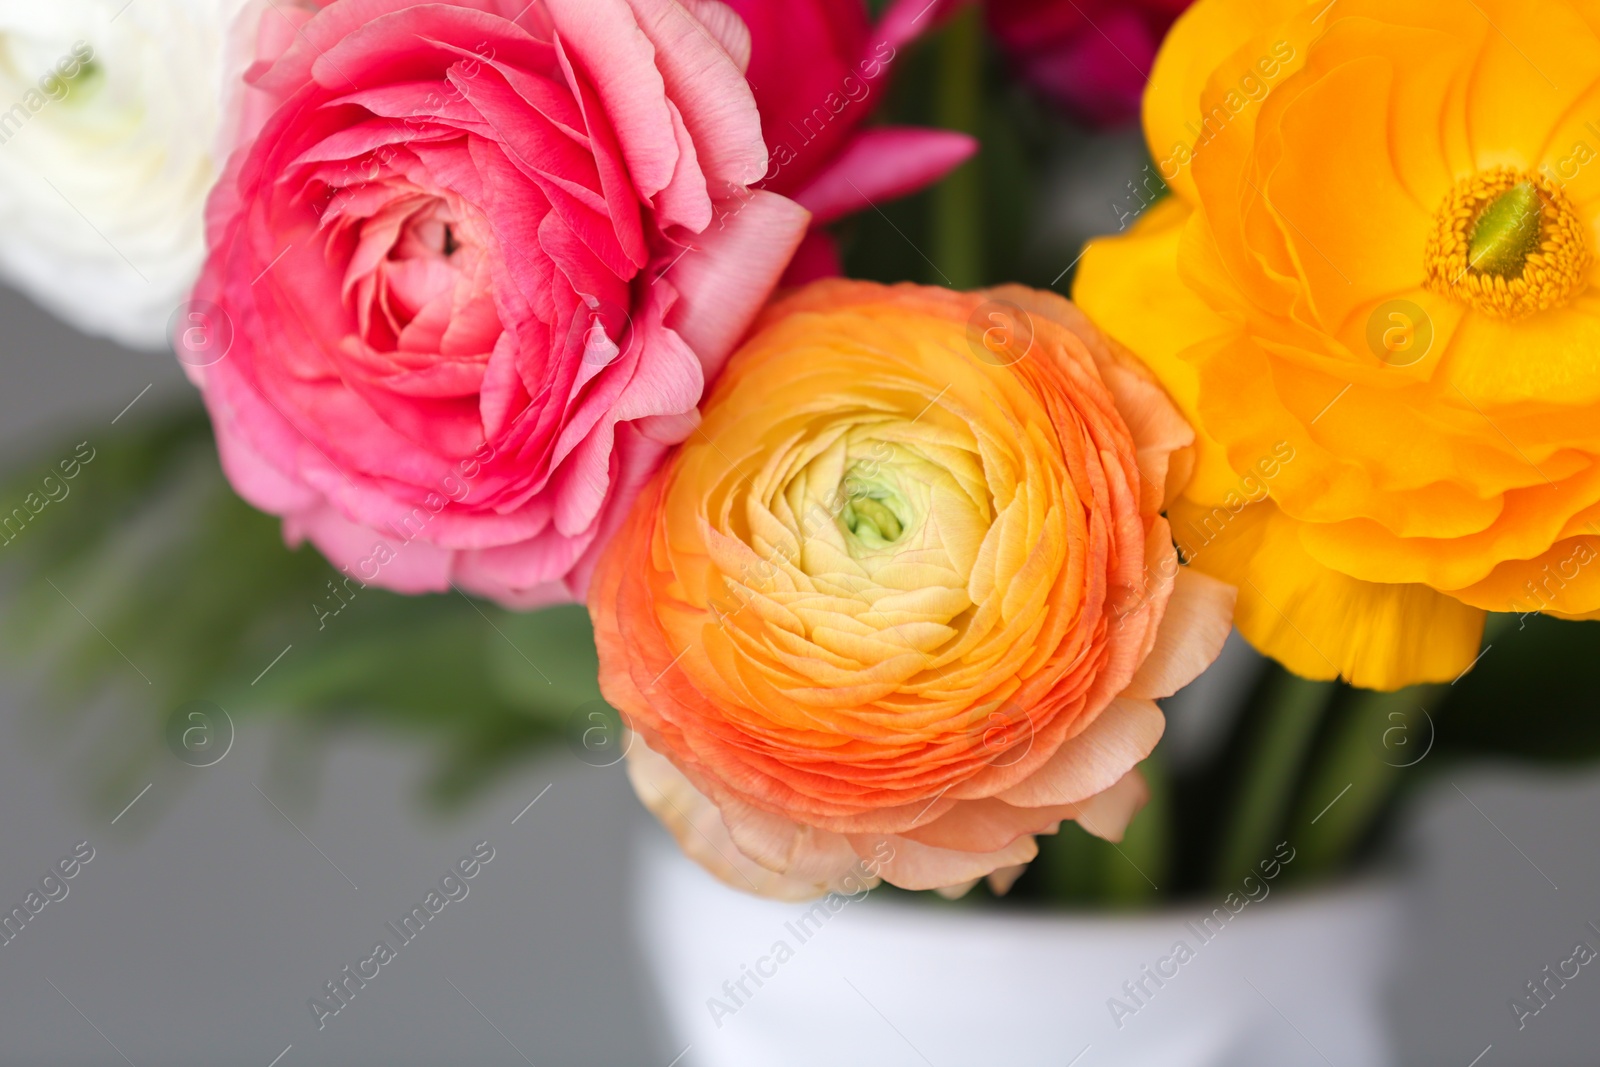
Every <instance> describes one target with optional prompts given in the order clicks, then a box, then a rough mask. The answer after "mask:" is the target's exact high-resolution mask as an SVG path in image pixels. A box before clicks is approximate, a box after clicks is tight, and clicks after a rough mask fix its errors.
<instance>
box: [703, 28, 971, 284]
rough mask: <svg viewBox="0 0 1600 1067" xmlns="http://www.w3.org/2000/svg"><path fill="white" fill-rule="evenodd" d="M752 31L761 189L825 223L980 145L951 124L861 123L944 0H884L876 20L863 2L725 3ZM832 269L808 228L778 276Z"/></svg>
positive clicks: (905, 187)
mask: <svg viewBox="0 0 1600 1067" xmlns="http://www.w3.org/2000/svg"><path fill="white" fill-rule="evenodd" d="M728 4H729V6H730V7H732V8H733V9H734V10H735V11H737V12H738V14H739V16H740V18H742V19H743V20H744V22H745V24H746V25H747V26H748V27H749V30H750V38H751V48H750V69H749V77H750V88H751V90H752V91H753V92H754V93H755V97H756V103H757V105H758V106H759V107H760V109H761V129H762V132H763V133H764V134H765V136H766V140H767V148H768V150H769V152H770V153H771V163H770V168H769V170H768V171H767V173H766V177H765V180H764V181H762V182H761V187H762V188H763V189H767V190H769V191H771V192H775V193H781V194H782V195H784V196H787V197H791V198H793V199H794V200H797V201H798V202H799V203H800V204H802V205H803V206H805V207H806V208H807V209H809V210H810V211H811V213H812V217H813V218H812V222H813V226H814V227H822V226H825V225H827V224H828V223H830V222H835V221H837V220H838V219H841V218H843V217H844V216H846V215H850V214H854V213H855V212H857V211H862V210H864V209H868V208H870V207H871V206H872V205H873V204H878V203H882V202H884V201H886V200H893V199H895V198H897V197H901V196H905V195H907V194H908V193H914V192H916V191H917V190H918V189H921V188H922V187H924V186H926V185H929V184H931V183H933V182H935V181H938V180H939V179H940V178H942V177H943V176H944V175H945V174H947V173H948V172H949V171H950V170H952V169H953V168H955V167H956V166H958V165H960V164H961V163H962V162H963V161H964V160H966V159H967V158H968V157H969V156H971V155H972V153H973V152H975V151H977V148H978V143H977V141H975V140H973V139H972V138H971V137H969V136H967V135H966V134H964V133H957V132H955V131H953V130H936V129H924V128H918V127H911V126H866V125H865V122H866V120H867V119H868V118H869V117H870V116H871V115H872V113H873V111H874V110H875V109H876V108H877V106H878V104H879V102H880V101H881V100H882V99H883V97H884V94H885V91H886V90H887V88H888V82H889V78H888V74H889V69H890V67H891V66H892V64H893V63H894V61H895V58H896V57H897V55H898V54H899V52H900V50H901V49H902V48H904V47H905V46H906V45H907V44H909V43H910V42H911V41H912V40H914V39H915V38H916V37H917V36H918V35H920V34H923V33H926V32H927V31H928V30H930V29H932V28H933V27H934V25H935V24H936V23H937V22H938V20H939V19H940V18H941V17H942V16H943V15H944V14H946V13H947V12H948V10H950V9H951V8H952V7H953V6H955V5H954V4H953V3H952V0H934V2H932V3H930V2H929V0H893V2H892V3H891V4H890V5H889V7H888V9H887V10H886V11H885V12H884V14H883V17H882V18H881V19H880V20H879V21H878V22H877V24H876V25H874V24H873V23H872V22H871V21H870V20H869V18H868V15H867V8H866V3H865V0H728ZM838 273H840V271H839V263H838V252H837V249H836V248H835V245H834V241H833V239H832V238H831V237H830V236H829V235H828V234H827V233H826V232H825V231H823V230H821V229H814V230H813V233H812V235H811V236H810V237H809V238H808V239H807V241H806V243H805V244H804V245H803V246H802V247H801V250H800V253H799V254H798V255H797V256H796V257H795V262H794V264H793V266H792V267H791V268H790V271H789V274H788V275H787V276H786V277H785V279H784V281H785V282H786V283H790V284H798V283H800V282H804V281H810V280H811V279H813V278H816V277H821V276H826V275H834V274H838Z"/></svg>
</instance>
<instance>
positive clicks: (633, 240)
mask: <svg viewBox="0 0 1600 1067" xmlns="http://www.w3.org/2000/svg"><path fill="white" fill-rule="evenodd" d="M316 6H317V5H314V4H310V3H306V2H302V3H301V4H300V6H298V7H293V6H289V5H288V4H286V3H277V4H272V5H264V6H263V7H262V10H261V18H260V22H259V26H260V32H259V36H258V42H257V55H258V59H257V62H256V63H255V65H254V66H253V67H252V68H251V69H250V71H249V73H248V75H247V76H246V81H247V82H248V83H249V84H250V89H249V90H248V91H247V92H246V93H245V94H243V102H242V104H241V107H240V110H241V118H240V123H239V124H240V126H241V127H242V138H243V139H242V141H241V145H240V147H239V148H237V149H236V151H235V152H234V154H233V156H232V158H231V160H230V162H229V165H228V168H227V172H226V173H225V175H224V177H223V180H222V181H221V183H220V184H219V186H218V188H217V190H216V192H215V193H214V194H213V197H212V200H211V203H210V205H209V210H208V228H209V231H210V234H209V236H210V242H211V247H212V251H211V254H210V258H209V260H208V262H207V264H206V268H205V271H204V274H203V277H202V279H201V282H200V285H199V287H198V289H197V291H196V294H195V298H196V305H195V307H194V308H193V309H191V311H192V312H193V314H192V315H191V318H193V320H194V321H195V322H196V323H197V324H199V325H198V326H197V327H196V332H193V338H192V344H191V340H190V335H189V334H185V335H184V340H183V341H182V342H180V349H179V353H180V356H183V357H184V358H185V362H186V363H188V364H189V367H190V373H191V376H192V377H193V378H194V379H195V381H196V382H197V384H199V385H200V386H201V388H202V389H203V390H204V393H205V399H206V404H207V406H208V408H209V409H210V412H211V416H212V419H213V421H214V423H215V425H216V430H217V440H218V446H219V449H220V452H221V456H222V463H223V467H224V470H225V471H226V473H227V475H228V477H229V479H230V480H231V481H232V483H233V485H234V486H235V488H236V489H237V490H238V491H239V493H240V494H241V495H242V496H244V497H245V499H247V500H248V501H250V502H251V503H252V504H254V505H255V506H257V507H259V508H262V509H263V510H266V511H269V512H272V513H274V514H277V515H281V516H283V519H284V533H285V537H286V538H287V539H288V540H289V541H290V542H291V543H298V542H300V541H301V540H305V539H309V540H310V541H312V542H313V543H314V544H315V545H316V546H317V547H318V548H319V549H321V551H322V552H323V553H324V554H325V555H326V556H327V557H328V558H329V559H330V560H331V561H333V562H334V563H335V564H337V565H339V566H340V567H342V568H343V569H345V570H346V571H347V572H348V573H350V574H351V575H352V576H354V577H356V578H358V579H360V580H361V581H363V582H368V583H372V584H376V585H380V586H383V587H386V588H389V589H394V590H397V591H400V592H408V593H421V592H429V591H438V590H445V589H448V588H450V587H451V586H452V585H455V586H457V587H459V588H464V589H466V590H469V591H473V592H477V593H480V594H483V595H487V596H491V597H494V598H496V599H498V600H500V601H501V602H503V603H506V604H508V605H513V606H522V607H529V606H534V605H537V604H541V603H548V602H554V601H560V600H568V599H572V598H574V597H579V596H581V595H582V592H583V589H584V587H585V585H586V583H587V580H588V575H589V572H590V570H591V568H592V566H593V562H594V559H595V557H596V555H597V553H598V551H599V548H600V547H601V545H602V543H603V542H604V540H605V538H606V536H607V534H608V532H609V531H610V529H611V528H612V527H613V526H614V525H615V524H616V523H617V522H619V521H620V519H621V517H622V515H623V513H624V512H625V510H626V507H627V505H628V502H629V500H630V499H631V498H632V497H633V496H634V495H635V492H636V490H637V489H638V487H639V486H640V485H641V484H642V483H643V481H644V480H645V479H646V478H647V477H648V476H649V475H650V473H651V472H652V471H653V470H654V469H655V467H656V466H657V464H658V462H659V461H660V459H661V457H662V456H663V455H664V454H665V452H666V450H667V449H668V448H669V447H670V446H671V445H672V444H674V443H676V442H678V441H680V440H682V439H683V438H684V437H685V436H687V435H688V434H689V433H691V432H692V430H693V427H694V426H695V424H696V420H697V418H698V416H697V413H696V405H697V403H698V402H699V400H700V396H701V393H702V391H703V388H704V386H705V383H706V381H707V380H708V379H709V378H710V377H712V376H713V375H714V374H715V373H716V371H717V369H718V368H719V366H720V365H721V363H722V361H723V359H724V358H725V357H726V355H727V354H728V352H729V351H730V349H731V348H732V346H733V345H734V343H735V342H736V341H738V339H739V337H740V335H741V334H742V333H743V332H744V330H745V327H746V326H747V324H748V323H749V321H750V319H751V318H752V317H753V316H754V314H755V313H756V311H757V310H758V308H759V307H760V306H761V304H762V303H763V301H764V300H765V298H766V297H767V295H768V293H769V292H770V291H771V289H772V288H773V286H774V285H775V284H776V282H777V279H778V278H779V277H780V275H781V274H782V272H783V270H784V268H785V266H786V265H787V264H788V262H789V259H790V257H791V255H792V253H793V252H794V249H795V248H796V246H797V245H798V244H799V242H800V240H801V238H802V237H803V235H804V233H805V231H806V228H807V224H808V221H809V219H808V215H807V213H806V211H805V210H804V209H803V208H801V207H800V206H798V205H797V204H795V203H794V202H793V201H791V200H789V199H787V198H784V197H782V196H779V195H777V194H775V193H771V192H766V191H760V190H751V189H749V188H747V186H748V185H749V184H750V183H751V181H752V178H751V175H754V176H756V178H757V179H759V177H760V176H761V175H764V174H765V173H766V170H767V152H766V147H765V144H764V142H763V140H762V137H761V127H760V118H759V115H758V112H757V110H756V105H755V101H754V99H753V98H752V96H751V93H750V89H749V87H748V85H747V83H746V81H745V77H744V72H743V63H744V60H745V58H746V57H748V55H749V37H748V34H747V32H746V31H745V29H744V26H743V24H742V23H741V22H740V21H739V20H738V19H737V18H736V17H734V16H733V15H732V13H731V12H730V11H729V10H728V9H727V8H726V7H725V6H724V5H722V4H720V3H718V2H716V0H531V2H529V0H455V2H451V3H437V2H435V3H422V2H418V0H337V2H334V3H331V4H326V5H322V6H321V9H320V10H317V9H316ZM203 327H211V328H212V329H213V331H216V330H220V331H222V332H224V333H228V334H230V336H231V348H227V341H228V340H229V338H222V337H219V336H218V334H217V333H216V332H211V333H207V332H206V330H205V329H204V328H203ZM186 345H187V346H189V351H187V352H186V351H185V346H186Z"/></svg>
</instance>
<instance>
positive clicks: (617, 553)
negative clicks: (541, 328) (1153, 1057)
mask: <svg viewBox="0 0 1600 1067" xmlns="http://www.w3.org/2000/svg"><path fill="white" fill-rule="evenodd" d="M704 420H705V421H704V423H703V425H702V426H701V427H700V431H699V433H697V434H696V435H694V436H692V437H691V438H690V439H689V441H688V442H686V443H685V444H684V445H683V447H682V448H681V450H680V451H679V452H678V454H677V455H676V456H675V457H674V458H673V459H672V460H671V461H670V462H669V463H668V465H667V466H666V467H665V468H664V469H663V470H662V471H661V472H660V473H659V474H658V475H657V476H656V478H655V480H654V481H653V482H652V483H651V484H650V485H649V486H648V487H647V488H646V489H645V490H644V492H643V493H642V494H641V496H640V498H639V502H638V504H637V505H636V507H635V508H634V511H633V513H632V515H631V516H630V518H629V519H628V521H627V523H626V524H625V525H624V527H623V528H622V530H621V531H620V532H619V533H618V534H617V536H616V538H615V540H614V541H613V542H612V543H611V545H610V547H609V548H608V550H607V551H606V553H605V555H604V557H603V560H602V562H601V564H600V567H599V570H598V571H597V573H596V576H595V580H594V583H593V586H592V588H591V591H590V596H589V611H590V614H591V615H592V616H593V619H594V624H595V637H596V643H597V645H598V646H599V650H600V675H601V677H600V681H601V688H602V690H603V691H604V693H605V695H606V699H607V700H608V701H610V702H611V703H612V704H613V705H615V706H616V707H617V708H618V709H619V710H620V711H621V712H622V713H623V715H624V716H625V717H626V718H627V719H628V721H629V722H630V724H631V725H632V727H633V728H634V729H635V730H636V731H637V734H638V739H641V740H642V741H643V744H642V745H641V744H638V743H635V744H634V746H633V748H632V750H631V751H630V757H629V758H630V764H629V769H630V772H631V775H632V777H633V780H634V784H635V786H636V788H637V789H638V791H639V794H640V797H641V799H642V800H643V801H644V802H645V804H646V805H647V806H648V807H650V808H651V809H652V810H653V811H655V813H656V814H657V815H658V816H659V817H661V819H662V820H663V821H664V822H665V823H666V824H667V825H668V826H669V828H671V829H672V830H673V832H674V833H675V834H676V836H677V837H678V840H679V842H680V843H681V844H682V845H683V847H684V848H685V850H686V851H688V852H689V853H690V854H691V855H692V856H694V857H695V858H696V859H698V860H700V861H701V862H702V863H703V864H704V865H705V866H707V867H708V868H710V869H711V870H712V871H713V872H714V873H716V874H718V875H719V876H721V877H722V878H723V879H724V880H725V881H727V882H729V883H730V884H732V885H734V886H737V887H740V888H744V889H748V890H754V891H756V892H759V893H762V894H764V895H769V896H780V897H788V898H805V897H809V896H815V895H818V894H821V893H823V892H825V891H827V890H829V889H831V888H838V887H848V888H859V886H860V884H861V883H860V882H858V881H854V879H859V878H861V877H862V873H861V872H860V871H859V870H858V868H859V867H861V866H862V865H863V864H864V865H865V866H866V868H867V870H866V872H865V873H866V875H867V876H869V877H871V878H877V877H881V878H884V879H887V880H889V881H890V882H893V883H894V884H896V885H899V886H903V887H906V888H911V889H952V888H956V889H959V888H961V887H965V886H968V885H970V884H972V883H973V882H975V881H976V880H977V879H979V878H981V877H983V876H985V875H995V881H996V883H997V884H998V885H999V886H1000V887H1002V888H1004V887H1005V886H1009V884H1010V880H1011V879H1014V878H1015V876H1016V874H1017V873H1020V871H1021V869H1022V866H1023V865H1024V864H1026V863H1027V862H1028V861H1029V860H1030V859H1032V858H1033V856H1034V855H1035V854H1036V852H1037V848H1036V846H1035V844H1034V841H1033V835H1034V834H1039V833H1050V832H1053V831H1054V830H1055V829H1056V828H1057V827H1058V826H1059V824H1060V822H1061V820H1063V819H1077V820H1078V821H1079V823H1080V824H1082V825H1083V826H1084V827H1085V829H1088V830H1090V831H1092V832H1094V833H1098V834H1100V835H1102V836H1106V837H1111V838H1113V839H1115V838H1120V836H1121V833H1122V830H1123V828H1124V827H1125V826H1126V824H1127V822H1128V820H1129V819H1130V818H1131V817H1132V816H1133V814H1134V812H1135V811H1137V810H1138V808H1139V806H1140V805H1141V804H1142V803H1143V802H1144V798H1145V791H1144V784H1143V781H1142V779H1140V777H1139V776H1138V773H1137V771H1135V770H1134V765H1135V764H1136V763H1138V762H1139V761H1140V760H1141V759H1143V758H1144V757H1145V756H1146V755H1147V754H1148V753H1149V752H1150V749H1151V748H1152V747H1153V746H1154V745H1155V743H1156V741H1157V739H1158V738H1159V737H1160V736H1161V732H1162V728H1163V725H1164V723H1163V719H1162V715H1161V710H1160V709H1159V708H1158V707H1157V706H1156V704H1155V702H1154V701H1155V698H1157V697H1161V696H1166V695H1168V694H1170V693H1172V692H1173V691H1174V690H1176V689H1177V688H1179V687H1180V686H1182V685H1184V684H1186V683H1187V682H1188V681H1189V680H1190V679H1192V678H1193V677H1194V676H1195V675H1197V674H1198V673H1199V672H1200V671H1201V670H1203V669H1204V668H1205V666H1206V665H1207V664H1209V663H1210V662H1211V660H1212V659H1213V658H1214V657H1215V656H1216V654H1217V652H1218V651H1219V650H1220V648H1221V645H1222V642H1223V640H1224V639H1225V637H1226V635H1227V633H1228V630H1229V625H1230V616H1231V611H1232V604H1233V590H1232V589H1231V588H1229V587H1228V586H1226V585H1224V584H1222V583H1220V582H1217V581H1215V580H1212V579H1208V578H1206V577H1205V576H1203V575H1200V574H1197V573H1192V572H1189V571H1186V570H1182V569H1180V568H1179V567H1178V566H1177V563H1176V555H1175V553H1174V551H1173V547H1172V540H1171V535H1170V532H1169V529H1168V526H1167V522H1166V520H1165V519H1164V518H1162V517H1161V509H1162V507H1163V505H1164V503H1165V502H1166V500H1167V499H1168V498H1169V497H1170V496H1171V494H1172V493H1173V492H1175V491H1176V490H1177V489H1178V488H1180V487H1181V486H1182V484H1183V482H1184V481H1185V480H1186V479H1187V477H1188V471H1189V463H1188V458H1189V457H1188V450H1189V447H1190V444H1191V442H1192V440H1193V433H1192V431H1191V430H1190V429H1189V427H1188V425H1187V424H1186V423H1185V422H1184V421H1183V419H1182V418H1181V417H1180V416H1179V414H1178V412H1177V409H1176V408H1175V407H1174V406H1173V404H1172V403H1171V401H1169V400H1168V399H1167V397H1166V394H1165V393H1164V392H1163V391H1162V390H1161V388H1160V386H1159V385H1157V384H1155V382H1154V380H1153V379H1152V378H1151V377H1150V375H1149V373H1148V372H1147V371H1145V370H1144V369H1143V368H1142V367H1140V366H1139V365H1138V364H1137V363H1135V362H1134V361H1132V360H1131V359H1130V358H1129V357H1128V356H1127V355H1126V353H1124V352H1122V351H1121V350H1119V349H1118V348H1116V346H1114V345H1113V344H1111V343H1109V342H1107V341H1106V340H1105V339H1104V338H1103V337H1101V335H1100V334H1099V333H1098V332H1097V331H1096V330H1095V328H1094V327H1093V326H1092V325H1091V324H1090V323H1089V322H1088V320H1087V319H1085V318H1084V316H1083V315H1082V314H1081V313H1080V312H1079V311H1078V310H1077V309H1076V308H1074V307H1073V306H1072V305H1071V304H1069V303H1067V302H1066V301H1065V300H1062V299H1061V298H1059V297H1056V296H1053V295H1050V294H1046V293H1037V292H1033V291H1031V290H1027V289H1021V288H1007V289H999V290H994V291H991V292H987V293H973V294H963V293H953V292H947V291H943V290H938V289H924V288H918V287H914V286H899V287H895V288H886V287H883V286H879V285H872V284H866V283H852V282H840V281H830V282H821V283H818V284H816V285H813V286H811V287H809V288H807V289H804V290H801V291H800V292H798V293H797V294H795V295H793V296H791V297H789V298H787V299H785V300H783V301H781V302H779V303H777V304H776V305H775V306H773V307H772V308H770V309H769V310H768V311H767V312H766V314H765V316H764V318H763V319H762V321H761V322H760V323H758V325H757V328H756V332H755V333H754V335H753V336H752V338H751V339H750V340H749V341H748V342H747V343H746V345H745V347H744V349H743V350H742V351H741V352H739V353H738V354H737V355H736V356H735V357H734V358H733V361H732V362H731V363H730V364H729V365H728V367H727V370H726V371H725V372H724V373H723V376H722V378H721V380H720V382H719V383H718V385H717V387H716V389H715V391H714V392H713V393H712V395H711V397H710V399H709V400H708V401H707V402H706V403H705V405H704ZM997 872H998V873H997Z"/></svg>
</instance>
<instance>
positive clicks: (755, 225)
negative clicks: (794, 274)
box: [666, 189, 811, 381]
mask: <svg viewBox="0 0 1600 1067" xmlns="http://www.w3.org/2000/svg"><path fill="white" fill-rule="evenodd" d="M733 207H734V209H733V210H731V211H729V212H728V213H727V214H726V215H724V216H723V217H722V219H721V221H720V222H718V223H714V224H713V225H712V227H711V228H710V229H708V230H707V231H706V232H705V233H704V234H702V235H700V237H699V238H698V247H697V248H696V249H694V250H692V251H690V252H688V253H687V254H685V255H684V256H683V257H682V258H681V259H679V260H678V261H677V263H676V264H674V265H673V266H672V267H671V268H670V269H669V270H668V271H667V273H666V280H667V281H668V282H670V283H671V284H672V286H673V287H674V288H675V289H677V291H678V295H679V299H678V303H677V306H675V307H674V308H673V310H672V314H671V316H670V317H669V321H668V325H669V326H671V327H672V328H673V329H674V330H676V331H677V332H678V334H679V336H681V337H682V338H683V340H684V341H685V342H687V343H688V345H689V347H690V348H691V349H693V350H694V353H695V355H696V356H698V357H699V359H700V365H701V366H702V367H703V368H705V373H706V380H707V381H710V380H711V379H712V378H714V377H715V376H716V373H717V372H718V371H719V370H721V369H722V363H723V361H724V360H725V359H727V357H728V354H729V353H730V352H732V351H733V347H734V345H736V344H738V343H739V341H740V339H741V338H742V337H743V336H744V332H745V330H746V329H748V328H749V326H750V323H751V321H752V320H754V319H755V316H756V313H757V312H758V311H760V310H761V306H762V305H763V304H764V303H766V300H767V297H768V296H770V295H771V294H772V290H773V288H774V287H775V286H776V285H777V284H778V279H779V278H780V277H781V276H782V275H783V271H784V268H785V267H787V266H788V265H789V258H790V257H791V256H792V255H794V250H795V249H796V248H797V247H798V246H799V244H800V240H801V238H803V237H804V236H805V233H806V227H807V226H808V225H809V224H810V221H811V216H810V214H808V213H807V212H806V210H805V208H803V207H801V206H800V205H799V204H796V203H795V202H794V201H793V200H789V199H787V198H786V197H781V196H778V195H777V194H776V193H768V192H763V191H761V190H758V189H752V190H750V192H749V199H748V200H746V201H745V202H744V203H743V204H742V205H738V204H736V205H734V206H733Z"/></svg>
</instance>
